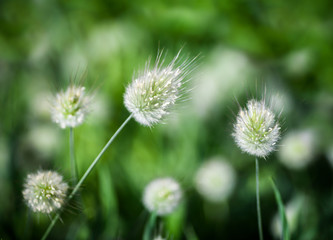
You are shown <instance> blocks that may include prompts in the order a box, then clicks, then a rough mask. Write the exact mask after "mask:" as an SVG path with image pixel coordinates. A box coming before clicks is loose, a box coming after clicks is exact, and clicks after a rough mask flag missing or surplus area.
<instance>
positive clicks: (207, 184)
mask: <svg viewBox="0 0 333 240" xmlns="http://www.w3.org/2000/svg"><path fill="white" fill-rule="evenodd" d="M194 182H195V186H196V189H197V190H198V192H199V193H200V194H201V195H202V196H203V197H204V198H205V199H207V200H208V201H211V202H221V201H223V200H225V199H226V198H228V197H229V196H230V194H231V193H232V191H233V189H234V187H235V184H236V173H235V170H234V169H233V167H232V166H231V165H230V164H229V163H228V162H227V161H225V160H224V159H223V158H220V157H214V158H212V159H210V160H209V161H207V162H205V163H204V164H203V165H202V166H201V167H200V168H199V170H198V172H197V174H196V176H195V179H194Z"/></svg>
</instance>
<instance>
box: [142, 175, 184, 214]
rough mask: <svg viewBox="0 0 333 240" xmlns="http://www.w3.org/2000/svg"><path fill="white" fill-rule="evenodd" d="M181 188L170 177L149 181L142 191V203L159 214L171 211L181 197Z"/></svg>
mask: <svg viewBox="0 0 333 240" xmlns="http://www.w3.org/2000/svg"><path fill="white" fill-rule="evenodd" d="M182 195H183V194H182V190H181V188H180V185H179V183H178V182H176V181H175V180H174V179H172V178H159V179H155V180H153V181H152V182H150V183H149V184H148V185H147V186H146V188H145V190H144V193H143V204H144V206H145V207H146V208H147V209H148V210H149V211H150V212H155V213H156V214H157V215H159V216H163V215H167V214H170V213H172V212H173V211H174V210H175V209H176V208H177V207H178V205H179V203H180V201H181V199H182Z"/></svg>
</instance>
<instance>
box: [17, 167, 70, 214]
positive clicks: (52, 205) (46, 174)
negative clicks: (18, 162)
mask: <svg viewBox="0 0 333 240" xmlns="http://www.w3.org/2000/svg"><path fill="white" fill-rule="evenodd" d="M67 189H68V185H67V183H66V182H64V181H63V179H62V176H61V175H59V174H58V173H57V172H54V171H39V172H37V173H36V174H29V175H28V176H27V178H26V181H25V184H24V190H23V198H24V200H25V201H26V204H27V205H28V206H29V207H30V208H31V210H32V211H34V212H39V213H47V214H49V213H52V212H54V211H55V210H57V209H60V208H61V207H62V206H63V205H64V202H65V198H66V192H67Z"/></svg>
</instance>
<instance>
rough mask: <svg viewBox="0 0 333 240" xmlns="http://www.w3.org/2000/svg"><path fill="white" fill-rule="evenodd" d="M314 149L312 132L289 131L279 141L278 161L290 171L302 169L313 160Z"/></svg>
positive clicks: (315, 140)
mask: <svg viewBox="0 0 333 240" xmlns="http://www.w3.org/2000/svg"><path fill="white" fill-rule="evenodd" d="M316 147H317V139H316V134H315V132H314V131H313V130H311V129H305V130H300V131H291V132H289V133H288V134H287V135H286V136H285V137H284V138H283V139H282V141H281V147H280V149H279V154H278V156H279V160H280V161H281V163H282V164H284V165H285V166H286V167H288V168H290V169H295V170H299V169H302V168H304V167H306V166H307V165H309V164H310V163H311V162H312V161H313V160H314V156H315V154H316V150H317V149H316Z"/></svg>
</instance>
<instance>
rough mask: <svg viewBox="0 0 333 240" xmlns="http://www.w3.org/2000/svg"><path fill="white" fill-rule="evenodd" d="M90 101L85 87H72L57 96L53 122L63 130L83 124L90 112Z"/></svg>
mask: <svg viewBox="0 0 333 240" xmlns="http://www.w3.org/2000/svg"><path fill="white" fill-rule="evenodd" d="M90 100H91V97H90V96H87V95H86V93H85V88H84V87H79V86H74V85H71V86H70V87H68V88H67V90H66V91H65V92H63V91H61V92H59V93H58V94H57V95H56V97H55V99H54V101H53V106H52V111H51V113H52V120H53V121H54V122H55V123H57V124H59V126H60V127H61V128H66V127H76V126H78V125H80V124H82V123H83V121H84V118H85V116H86V114H87V113H88V111H89V104H90Z"/></svg>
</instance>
